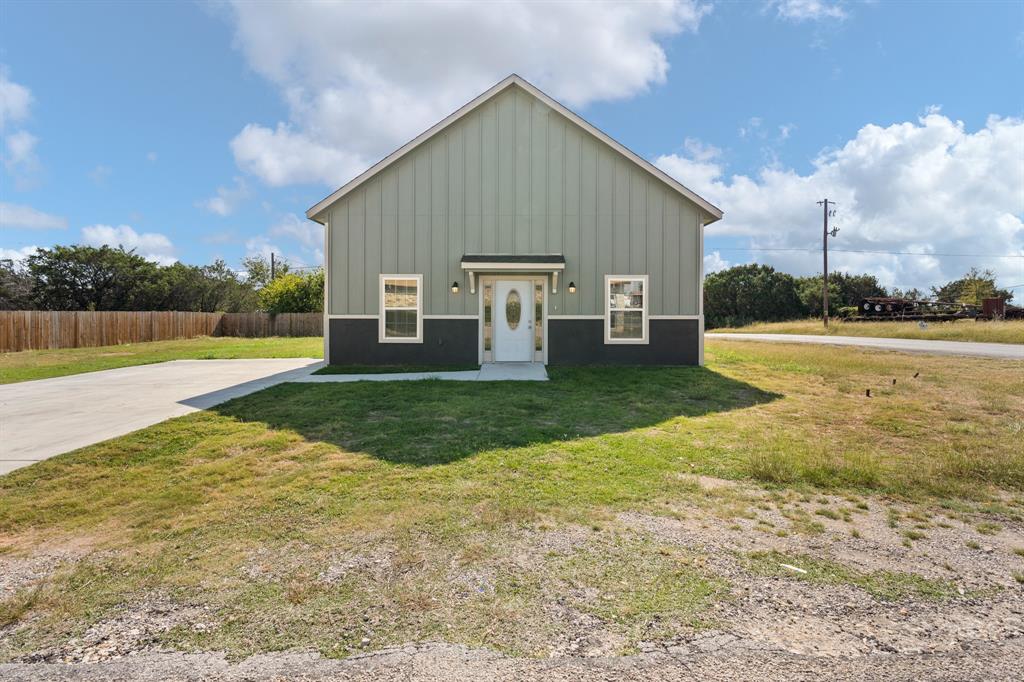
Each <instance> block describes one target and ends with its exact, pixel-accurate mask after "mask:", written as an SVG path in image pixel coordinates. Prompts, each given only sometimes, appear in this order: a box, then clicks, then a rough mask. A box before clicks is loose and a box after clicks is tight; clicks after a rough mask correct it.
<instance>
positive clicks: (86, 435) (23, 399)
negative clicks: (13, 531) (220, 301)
mask: <svg viewBox="0 0 1024 682" xmlns="http://www.w3.org/2000/svg"><path fill="white" fill-rule="evenodd" d="M320 364H321V363H320V361H319V360H313V359H310V358H287V359H267V360H174V361H172V362H161V363H159V364H154V365H140V366H138V367H123V368H120V369H109V370H105V371H102V372H87V373H85V374H75V375H73V376H68V377H57V378H55V379H41V380H39V381H25V382H22V383H17V384H7V385H3V386H0V475H3V474H5V473H7V472H9V471H13V470H14V469H17V468H19V467H23V466H28V465H29V464H32V463H33V462H38V461H39V460H43V459H47V458H49V457H53V456H54V455H59V454H61V453H62V452H68V451H70V450H74V449H76V448H80V447H84V446H86V445H91V444H92V443H98V442H99V441H102V440H106V439H108V438H113V437H115V436H121V435H124V434H126V433H130V432H131V431H135V430H137V429H141V428H143V427H146V426H151V425H152V424H156V423H158V422H162V421H163V420H165V419H170V418H171V417H178V416H181V415H183V414H188V413H189V412H194V411H196V410H202V409H206V408H208V407H211V406H213V405H216V404H218V403H222V402H224V401H225V400H230V399H231V398H236V397H238V396H241V395H245V394H247V393H252V392H253V391H258V390H260V389H263V388H266V387H268V386H273V385H274V384H277V383H280V382H282V381H287V380H289V379H292V378H296V377H300V376H304V375H306V374H308V373H309V372H310V371H312V370H313V369H315V368H317V367H319V366H320Z"/></svg>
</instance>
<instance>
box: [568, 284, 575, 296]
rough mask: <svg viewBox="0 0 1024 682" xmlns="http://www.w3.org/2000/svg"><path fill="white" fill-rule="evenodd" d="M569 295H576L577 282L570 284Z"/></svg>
mask: <svg viewBox="0 0 1024 682" xmlns="http://www.w3.org/2000/svg"><path fill="white" fill-rule="evenodd" d="M569 293H570V294H575V293H576V282H569Z"/></svg>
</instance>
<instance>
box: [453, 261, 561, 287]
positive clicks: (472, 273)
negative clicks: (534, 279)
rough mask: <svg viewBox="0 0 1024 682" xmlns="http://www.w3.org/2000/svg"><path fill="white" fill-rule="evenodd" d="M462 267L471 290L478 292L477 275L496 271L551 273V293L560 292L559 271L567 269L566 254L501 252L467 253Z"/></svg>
mask: <svg viewBox="0 0 1024 682" xmlns="http://www.w3.org/2000/svg"><path fill="white" fill-rule="evenodd" d="M462 269H463V270H465V271H466V273H467V274H468V275H469V292H470V293H471V294H475V293H476V276H477V274H479V273H495V272H507V273H512V272H543V273H548V272H550V273H551V293H558V273H560V272H562V271H563V270H565V256H563V255H561V254H552V253H546V254H526V255H519V254H517V255H511V254H500V253H475V254H469V253H467V254H466V255H464V256H463V257H462Z"/></svg>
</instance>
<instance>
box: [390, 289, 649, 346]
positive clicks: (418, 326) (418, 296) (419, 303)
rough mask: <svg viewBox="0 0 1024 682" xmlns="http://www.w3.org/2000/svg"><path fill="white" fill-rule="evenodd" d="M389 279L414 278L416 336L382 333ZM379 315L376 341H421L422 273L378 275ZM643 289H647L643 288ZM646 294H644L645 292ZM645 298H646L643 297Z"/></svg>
mask: <svg viewBox="0 0 1024 682" xmlns="http://www.w3.org/2000/svg"><path fill="white" fill-rule="evenodd" d="M389 279H414V280H416V337H415V338H398V339H389V338H386V337H385V335H384V322H385V319H386V318H387V314H386V313H387V310H386V309H385V308H384V282H386V281H387V280H389ZM379 291H380V316H379V318H378V319H379V322H378V323H377V341H378V342H380V343H423V275H381V276H380V287H379ZM644 291H647V290H646V289H644ZM645 295H646V294H645ZM645 300H646V299H645ZM391 310H412V309H411V308H391Z"/></svg>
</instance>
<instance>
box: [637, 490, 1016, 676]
mask: <svg viewBox="0 0 1024 682" xmlns="http://www.w3.org/2000/svg"><path fill="white" fill-rule="evenodd" d="M776 502H777V504H774V505H767V504H760V505H755V506H754V507H753V509H754V510H755V511H754V512H753V513H751V514H750V515H749V518H744V517H738V518H736V517H733V518H719V517H716V516H714V515H711V514H708V513H707V512H706V510H703V509H698V508H677V509H674V510H673V517H662V516H652V515H645V514H639V513H627V514H622V515H621V516H620V517H619V518H620V521H621V522H622V523H624V524H625V525H627V526H628V527H631V528H634V529H636V530H639V531H642V532H647V533H651V534H653V535H654V536H655V537H658V538H660V539H661V540H663V541H667V542H671V543H674V544H678V545H680V546H683V547H686V548H688V549H690V550H694V551H698V552H702V553H703V554H704V561H705V562H706V565H707V567H708V569H709V570H711V571H713V572H715V573H717V574H720V575H723V576H726V577H727V578H728V580H729V582H730V584H731V585H732V589H731V598H730V599H727V600H723V601H722V602H720V603H719V604H718V605H717V609H716V612H717V616H718V619H719V622H720V626H719V628H718V630H717V631H716V632H712V633H703V634H700V635H698V636H696V637H685V636H684V637H680V638H677V639H676V640H675V641H672V642H657V643H650V644H649V645H648V647H649V648H651V649H654V648H658V649H666V650H669V651H672V650H675V649H679V648H680V647H682V650H692V649H693V648H694V647H697V649H700V650H703V649H706V648H707V647H709V646H710V647H715V646H747V647H755V648H756V647H762V648H770V649H781V650H784V651H787V652H790V653H794V654H801V655H816V656H830V657H834V656H842V657H854V656H864V655H872V654H881V653H885V654H893V653H900V654H915V655H916V654H935V653H952V652H957V651H963V650H969V649H973V648H974V647H977V646H981V645H985V644H992V645H999V644H1005V643H1007V642H1010V641H1014V640H1016V639H1017V638H1020V637H1022V636H1024V590H1022V587H1021V585H1020V584H1018V583H1017V582H1016V580H1015V579H1014V577H1013V576H1014V573H1015V572H1016V571H1020V570H1021V569H1022V567H1024V559H1022V557H1020V556H1018V555H1017V554H1015V553H1014V549H1015V548H1017V547H1021V546H1024V533H1022V528H1021V525H1020V524H1019V523H1018V522H1014V521H1008V520H1005V519H1004V520H1002V523H1001V524H999V525H1000V526H1001V528H1000V529H999V530H998V531H993V532H992V533H991V534H989V535H981V534H979V533H978V531H977V523H978V521H977V520H976V519H975V518H973V517H971V516H970V515H966V516H965V518H959V519H954V518H950V517H948V516H943V515H940V514H930V513H926V512H922V511H921V510H920V509H917V508H913V507H909V506H907V505H900V504H896V503H882V502H880V501H877V500H871V501H868V502H864V501H860V500H857V501H855V502H851V501H850V500H848V499H845V498H837V497H833V496H822V495H815V496H813V499H810V500H808V499H807V498H803V499H800V498H795V497H794V498H793V499H790V500H789V501H783V502H778V501H776ZM858 505H859V506H858ZM865 507H866V508H865ZM819 512H820V513H819ZM939 524H941V525H939ZM911 538H913V539H911ZM975 545H976V546H977V547H978V549H972V547H973V546H975ZM766 553H767V554H766ZM751 556H760V557H767V562H768V563H769V564H770V566H768V568H769V569H773V570H769V571H768V572H767V574H765V571H764V570H763V569H764V566H762V567H761V568H762V570H760V571H752V570H751V565H750V562H749V561H748V558H749V557H751ZM820 562H827V563H825V564H824V565H826V566H836V567H838V568H837V569H836V570H837V573H838V576H837V577H834V578H833V577H832V576H826V577H825V578H824V579H820V578H819V579H817V580H812V579H810V578H809V576H813V575H814V574H813V573H809V572H808V569H810V568H812V567H814V566H818V565H821V564H820ZM819 573H820V571H819ZM850 576H857V580H850V579H849V578H850ZM844 578H845V582H848V583H850V584H844ZM918 578H923V579H924V581H919V580H918ZM872 579H873V580H875V581H879V582H880V581H883V580H890V581H893V580H895V581H899V582H898V585H900V586H906V588H907V590H906V593H901V592H900V590H898V589H897V590H896V595H895V596H892V597H888V598H886V597H880V596H879V595H878V594H873V593H872V592H871V591H870V589H868V588H870V587H871V584H872V583H871V580H872ZM864 585H867V586H868V588H866V587H865V586H864ZM933 592H934V594H933Z"/></svg>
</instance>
